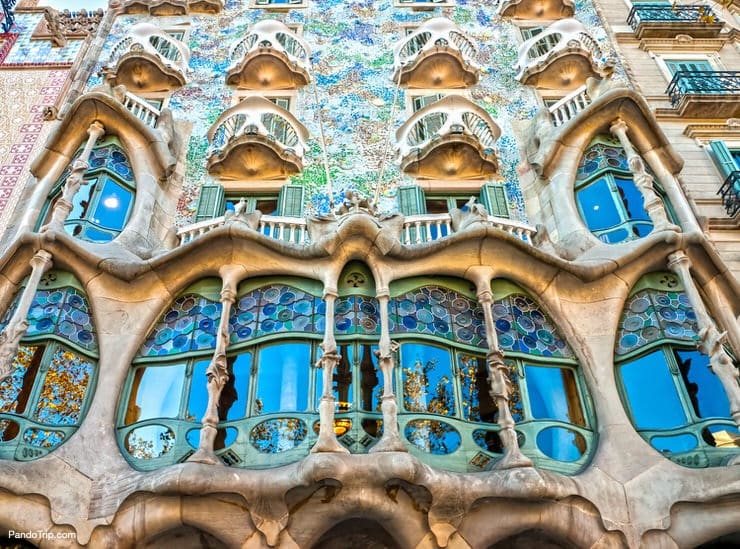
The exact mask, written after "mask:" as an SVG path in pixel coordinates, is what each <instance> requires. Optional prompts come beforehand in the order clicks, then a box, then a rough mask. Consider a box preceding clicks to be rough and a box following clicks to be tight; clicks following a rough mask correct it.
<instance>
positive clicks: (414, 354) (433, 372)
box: [401, 343, 455, 416]
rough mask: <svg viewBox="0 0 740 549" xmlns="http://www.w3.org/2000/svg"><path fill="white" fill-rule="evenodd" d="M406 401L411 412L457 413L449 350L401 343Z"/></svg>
mask: <svg viewBox="0 0 740 549" xmlns="http://www.w3.org/2000/svg"><path fill="white" fill-rule="evenodd" d="M401 372H402V379H403V404H404V408H405V409H406V410H407V411H409V412H422V413H430V414H439V415H443V416H453V415H455V393H454V388H453V384H452V380H453V376H452V357H451V353H450V351H449V350H447V349H443V348H441V347H434V346H431V345H423V344H418V343H404V344H402V345H401Z"/></svg>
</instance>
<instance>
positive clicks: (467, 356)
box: [390, 279, 592, 472]
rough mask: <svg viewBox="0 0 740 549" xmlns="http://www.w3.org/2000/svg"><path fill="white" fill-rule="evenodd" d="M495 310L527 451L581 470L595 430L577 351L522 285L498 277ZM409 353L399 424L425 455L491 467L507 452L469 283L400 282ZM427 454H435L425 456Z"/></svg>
mask: <svg viewBox="0 0 740 549" xmlns="http://www.w3.org/2000/svg"><path fill="white" fill-rule="evenodd" d="M493 290H494V295H495V297H496V299H495V302H494V305H493V316H494V319H495V323H496V329H497V333H498V337H499V344H500V346H501V348H502V349H503V350H504V351H505V353H506V360H507V363H508V364H509V366H510V370H511V377H510V379H511V381H512V387H513V391H512V395H511V398H510V402H509V406H510V411H511V413H512V415H513V417H514V419H515V421H516V422H517V427H516V428H517V431H518V433H519V435H520V436H519V438H520V445H521V448H522V451H523V452H524V453H525V454H527V455H528V456H530V457H532V458H533V459H535V461H536V462H537V464H538V465H540V466H542V467H546V468H550V469H555V470H558V471H563V472H575V471H577V470H578V469H580V467H582V466H583V465H584V464H585V462H586V460H587V457H588V449H589V447H590V444H591V440H592V432H591V428H590V423H589V420H588V417H589V414H588V413H587V407H586V403H585V402H584V399H583V397H582V395H583V393H584V385H583V382H582V380H581V379H580V375H579V372H578V371H577V369H576V365H577V364H576V361H575V359H574V355H573V352H572V351H571V350H570V348H569V347H568V345H567V344H566V342H565V340H563V338H562V337H561V336H560V335H559V334H558V332H557V330H556V328H555V327H554V325H553V324H552V322H551V321H550V320H549V319H548V318H547V316H546V315H545V314H544V313H543V312H542V311H541V310H540V308H539V307H538V305H537V304H536V303H535V302H534V301H533V300H532V299H531V298H529V297H528V296H527V295H526V294H525V293H524V292H523V291H522V290H521V289H520V288H518V287H517V286H515V285H513V284H511V283H508V282H506V281H503V280H501V281H496V282H495V284H494V286H493ZM391 293H392V296H393V299H392V302H391V311H390V319H391V332H392V333H393V338H394V339H396V340H398V341H399V342H400V343H401V346H400V350H399V363H400V376H401V386H402V406H400V407H399V423H400V425H401V429H402V432H403V433H404V435H405V437H406V439H407V440H408V441H409V443H410V444H411V445H412V447H414V448H415V449H418V450H420V451H421V452H424V453H421V452H416V453H417V454H418V455H421V456H425V459H426V460H428V461H431V462H434V463H435V464H436V465H438V466H440V467H443V468H446V469H452V470H461V471H466V470H468V471H469V470H480V469H484V468H486V467H488V466H490V464H491V463H492V461H493V460H494V459H497V458H499V457H500V456H501V454H502V453H503V446H502V443H501V441H500V439H499V436H498V426H497V421H498V410H497V407H496V404H495V402H494V401H493V399H492V397H491V395H490V394H489V390H490V382H489V377H488V368H487V364H486V353H487V351H488V343H487V341H486V334H485V327H484V321H483V319H484V316H483V310H482V309H481V307H480V306H479V305H478V303H477V302H476V299H475V293H474V289H473V288H472V286H471V285H470V284H469V283H466V282H463V281H460V280H435V282H434V283H432V284H430V283H429V281H427V282H426V283H425V282H424V281H422V280H413V279H409V280H404V281H400V282H399V283H396V284H394V285H392V288H391ZM425 454H426V455H425Z"/></svg>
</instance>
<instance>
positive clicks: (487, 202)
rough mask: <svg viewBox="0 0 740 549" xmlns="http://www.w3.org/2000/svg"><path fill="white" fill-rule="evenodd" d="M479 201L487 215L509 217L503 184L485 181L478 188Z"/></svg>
mask: <svg viewBox="0 0 740 549" xmlns="http://www.w3.org/2000/svg"><path fill="white" fill-rule="evenodd" d="M480 201H481V203H482V204H483V206H485V208H486V210H487V211H488V215H493V216H496V217H506V218H508V217H509V204H508V202H507V201H506V189H504V186H503V185H499V184H496V183H486V184H485V185H483V186H482V187H481V190H480Z"/></svg>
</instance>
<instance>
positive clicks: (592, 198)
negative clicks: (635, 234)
mask: <svg viewBox="0 0 740 549" xmlns="http://www.w3.org/2000/svg"><path fill="white" fill-rule="evenodd" d="M576 198H577V199H578V204H579V205H580V207H581V212H582V213H583V218H584V221H585V222H586V225H587V226H588V228H589V229H590V230H591V231H597V230H599V229H607V228H609V227H613V226H615V225H618V224H619V223H621V222H622V215H621V212H620V211H619V210H618V209H617V206H616V204H615V203H614V198H613V197H612V192H611V189H610V187H609V182H608V180H607V179H606V178H604V177H602V178H600V179H597V180H596V181H594V182H593V183H591V184H590V185H589V186H588V187H585V188H583V189H581V190H579V191H578V192H577V193H576Z"/></svg>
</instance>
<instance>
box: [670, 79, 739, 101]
mask: <svg viewBox="0 0 740 549" xmlns="http://www.w3.org/2000/svg"><path fill="white" fill-rule="evenodd" d="M666 93H667V94H668V95H669V96H670V98H671V103H672V104H673V106H674V107H675V106H677V105H678V104H679V102H680V101H681V99H682V98H683V97H684V96H686V95H714V94H718V95H728V94H737V93H740V71H678V72H676V74H675V75H674V76H673V80H671V83H670V84H669V85H668V89H667V90H666Z"/></svg>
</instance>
